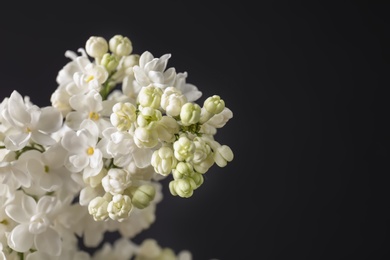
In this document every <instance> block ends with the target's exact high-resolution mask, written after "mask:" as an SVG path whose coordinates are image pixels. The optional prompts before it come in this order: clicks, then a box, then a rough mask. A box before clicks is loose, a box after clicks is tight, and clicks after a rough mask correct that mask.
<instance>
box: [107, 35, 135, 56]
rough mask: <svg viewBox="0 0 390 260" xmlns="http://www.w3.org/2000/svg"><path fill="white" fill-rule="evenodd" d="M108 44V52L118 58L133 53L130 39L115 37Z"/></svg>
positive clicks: (120, 36)
mask: <svg viewBox="0 0 390 260" xmlns="http://www.w3.org/2000/svg"><path fill="white" fill-rule="evenodd" d="M108 44H109V47H110V51H111V52H112V53H114V54H115V55H117V56H119V57H122V56H127V55H129V54H130V53H131V52H132V51H133V45H132V43H131V41H130V39H129V38H127V37H123V36H122V35H115V36H114V37H112V38H111V39H110V41H109V42H108Z"/></svg>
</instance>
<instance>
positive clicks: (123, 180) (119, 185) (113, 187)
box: [102, 168, 131, 195]
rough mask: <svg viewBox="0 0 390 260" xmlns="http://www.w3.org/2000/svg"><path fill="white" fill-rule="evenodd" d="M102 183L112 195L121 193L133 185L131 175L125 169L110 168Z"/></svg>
mask: <svg viewBox="0 0 390 260" xmlns="http://www.w3.org/2000/svg"><path fill="white" fill-rule="evenodd" d="M102 185H103V188H104V190H105V191H106V192H109V193H111V194H112V195H116V194H121V193H123V191H124V190H125V189H126V188H127V187H129V186H130V185H131V175H130V173H129V172H128V171H126V170H124V169H117V168H113V169H110V170H109V171H108V172H107V175H106V176H105V177H104V178H103V179H102Z"/></svg>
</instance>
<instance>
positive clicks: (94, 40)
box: [85, 36, 108, 58]
mask: <svg viewBox="0 0 390 260" xmlns="http://www.w3.org/2000/svg"><path fill="white" fill-rule="evenodd" d="M85 51H86V52H87V54H88V55H89V56H91V57H94V58H101V57H103V55H104V54H105V53H107V51H108V43H107V41H106V39H104V38H103V37H98V36H91V37H90V38H89V39H88V40H87V42H86V44H85Z"/></svg>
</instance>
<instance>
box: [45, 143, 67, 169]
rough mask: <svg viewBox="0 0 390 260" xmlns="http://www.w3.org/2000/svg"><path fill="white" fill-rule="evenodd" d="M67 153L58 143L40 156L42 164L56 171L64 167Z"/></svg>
mask: <svg viewBox="0 0 390 260" xmlns="http://www.w3.org/2000/svg"><path fill="white" fill-rule="evenodd" d="M67 153H68V152H67V151H66V150H65V149H64V147H62V146H61V144H59V143H58V144H55V145H53V146H50V147H49V148H48V149H47V150H46V152H44V153H43V154H42V161H43V163H44V164H46V165H48V166H49V167H50V169H51V168H53V169H58V168H60V167H61V166H63V165H64V162H65V157H66V155H67Z"/></svg>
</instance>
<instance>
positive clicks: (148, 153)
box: [133, 148, 153, 168]
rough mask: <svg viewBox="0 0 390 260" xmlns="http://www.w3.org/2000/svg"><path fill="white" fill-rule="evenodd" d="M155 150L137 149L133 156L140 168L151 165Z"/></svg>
mask: <svg viewBox="0 0 390 260" xmlns="http://www.w3.org/2000/svg"><path fill="white" fill-rule="evenodd" d="M152 154H153V151H152V150H151V149H146V148H144V149H135V151H134V153H133V158H134V162H135V165H136V166H137V167H139V168H145V167H147V166H149V165H150V161H151V158H152Z"/></svg>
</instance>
